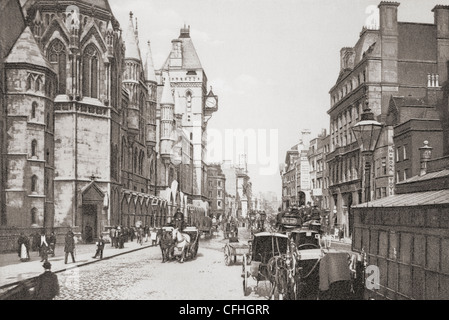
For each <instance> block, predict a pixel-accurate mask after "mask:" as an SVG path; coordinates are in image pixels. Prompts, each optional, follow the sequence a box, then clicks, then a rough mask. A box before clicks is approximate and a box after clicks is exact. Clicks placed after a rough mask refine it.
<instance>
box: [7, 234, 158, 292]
mask: <svg viewBox="0 0 449 320" xmlns="http://www.w3.org/2000/svg"><path fill="white" fill-rule="evenodd" d="M151 246H152V245H151V242H150V240H148V242H143V243H142V245H140V244H138V243H137V242H136V240H134V242H125V244H124V248H122V249H116V248H114V247H111V244H110V243H107V244H106V245H105V248H104V251H103V260H105V259H110V258H113V257H116V256H119V255H122V254H126V253H129V252H133V251H136V250H141V249H145V248H148V247H151ZM96 249H97V246H96V245H95V244H77V245H76V246H75V261H76V262H75V263H73V262H72V258H71V256H70V255H69V257H68V263H67V264H65V263H64V258H65V254H64V245H62V244H60V245H56V249H55V253H56V254H55V256H54V257H51V256H49V257H48V261H49V262H50V263H51V265H52V268H51V269H52V271H53V272H56V273H58V272H63V271H66V270H68V269H72V268H77V267H80V266H84V265H88V264H91V263H95V262H97V261H100V259H94V258H92V257H93V256H94V254H95V252H96ZM42 264H43V262H41V258H40V257H39V254H38V252H30V261H26V262H21V261H20V259H19V257H18V255H17V253H6V254H0V290H1V289H5V288H7V287H11V286H13V285H15V284H17V283H18V282H20V281H23V280H26V279H30V278H33V277H36V276H38V275H40V274H41V273H43V272H44V268H43V267H42Z"/></svg>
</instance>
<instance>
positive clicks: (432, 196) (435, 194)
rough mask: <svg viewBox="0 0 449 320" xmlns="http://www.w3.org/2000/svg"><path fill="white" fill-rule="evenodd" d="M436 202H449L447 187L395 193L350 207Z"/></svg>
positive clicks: (417, 204) (432, 203) (413, 204)
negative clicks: (435, 189)
mask: <svg viewBox="0 0 449 320" xmlns="http://www.w3.org/2000/svg"><path fill="white" fill-rule="evenodd" d="M436 204H449V189H443V190H437V191H425V192H414V193H404V194H395V195H392V196H389V197H385V198H382V199H378V200H374V201H370V202H366V203H361V204H358V205H355V206H352V208H367V207H368V208H372V207H411V206H426V205H436Z"/></svg>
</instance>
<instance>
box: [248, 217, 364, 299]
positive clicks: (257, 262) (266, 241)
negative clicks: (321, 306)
mask: <svg viewBox="0 0 449 320" xmlns="http://www.w3.org/2000/svg"><path fill="white" fill-rule="evenodd" d="M287 218H289V217H287ZM284 221H285V220H284ZM288 222H289V223H290V224H289V226H288V227H287V228H286V229H287V230H288V232H286V233H267V232H262V233H257V234H254V239H253V241H252V245H251V246H250V255H249V256H248V258H245V256H244V259H243V266H242V268H243V270H242V277H243V290H244V293H245V295H247V294H249V290H248V279H249V277H250V276H251V277H252V278H254V279H255V280H257V282H258V283H259V281H262V280H265V281H269V282H270V284H271V290H270V293H269V294H268V296H269V297H270V298H271V299H275V298H279V299H292V300H305V299H313V300H316V299H321V300H327V299H338V300H343V299H361V297H362V296H363V295H362V293H361V291H363V282H364V257H363V256H361V255H358V254H356V253H353V252H348V251H342V250H335V249H331V248H330V240H329V239H328V238H327V237H325V236H322V234H321V228H320V225H319V223H317V221H316V220H310V223H307V224H304V225H302V227H301V225H300V226H298V227H296V228H292V225H293V223H292V221H291V220H288ZM281 227H282V228H284V227H285V226H281ZM248 259H251V267H250V270H248V267H247V266H246V264H247V263H246V262H247V260H248Z"/></svg>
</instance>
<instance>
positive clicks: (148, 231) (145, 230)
mask: <svg viewBox="0 0 449 320" xmlns="http://www.w3.org/2000/svg"><path fill="white" fill-rule="evenodd" d="M143 231H144V233H145V242H148V236H149V233H150V227H149V226H148V225H145V227H144V228H143Z"/></svg>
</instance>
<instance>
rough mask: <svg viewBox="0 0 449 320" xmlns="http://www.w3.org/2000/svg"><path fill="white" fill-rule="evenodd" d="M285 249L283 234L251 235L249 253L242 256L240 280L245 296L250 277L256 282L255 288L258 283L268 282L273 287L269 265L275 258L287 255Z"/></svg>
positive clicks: (248, 291) (264, 233)
mask: <svg viewBox="0 0 449 320" xmlns="http://www.w3.org/2000/svg"><path fill="white" fill-rule="evenodd" d="M287 248H288V237H287V235H285V234H281V233H269V232H260V233H256V234H254V235H253V239H252V240H250V245H249V253H248V254H247V255H243V263H242V278H243V293H244V294H245V296H246V295H248V294H249V293H250V290H249V286H248V281H249V278H250V277H251V278H253V279H254V280H256V281H257V286H258V285H259V282H260V281H269V282H270V283H271V284H272V286H273V287H274V283H275V279H274V277H273V274H272V270H271V265H272V262H273V259H274V258H275V257H277V256H281V255H284V254H286V253H287ZM248 260H249V261H248ZM248 267H249V269H248Z"/></svg>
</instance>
